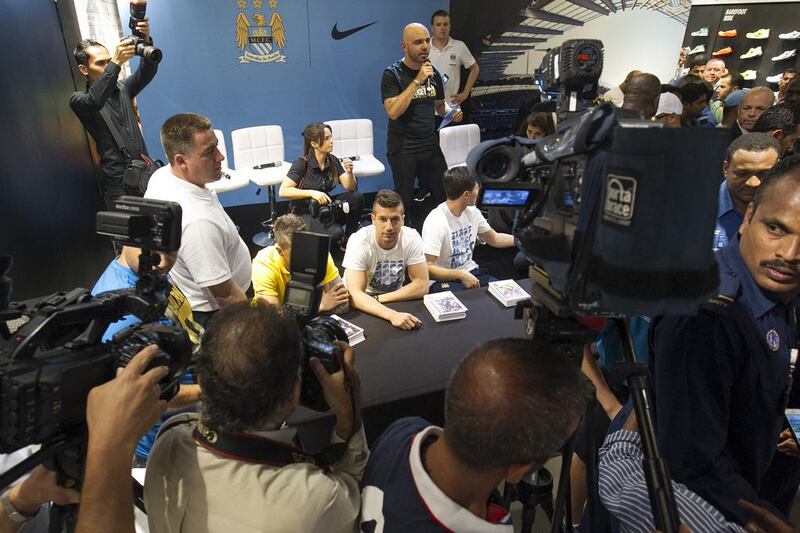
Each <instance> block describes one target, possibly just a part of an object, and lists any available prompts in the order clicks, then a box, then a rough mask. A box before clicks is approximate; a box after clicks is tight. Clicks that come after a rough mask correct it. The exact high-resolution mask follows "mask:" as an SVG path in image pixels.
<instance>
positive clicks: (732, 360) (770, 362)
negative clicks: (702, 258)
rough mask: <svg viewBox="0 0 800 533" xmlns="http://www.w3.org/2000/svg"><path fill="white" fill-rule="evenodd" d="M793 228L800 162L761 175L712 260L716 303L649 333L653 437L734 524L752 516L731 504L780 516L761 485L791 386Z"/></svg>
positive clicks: (796, 285)
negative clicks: (734, 230)
mask: <svg viewBox="0 0 800 533" xmlns="http://www.w3.org/2000/svg"><path fill="white" fill-rule="evenodd" d="M798 221H800V158H798V157H790V158H787V159H785V160H783V161H781V162H779V163H778V164H777V165H776V166H775V167H774V168H773V169H772V170H770V171H769V172H768V173H766V174H765V175H764V177H763V179H762V183H761V185H760V186H759V187H758V189H757V191H756V193H755V197H754V198H753V201H752V202H751V203H750V204H749V205H748V207H747V211H746V213H745V216H744V222H743V224H742V226H741V229H740V230H739V235H738V236H733V237H732V238H731V240H730V243H729V244H728V246H727V247H725V248H723V249H722V250H720V251H719V252H718V253H717V256H716V258H717V262H718V264H719V270H720V277H721V281H720V294H719V296H717V297H716V298H712V299H710V300H709V301H708V302H706V303H705V304H704V305H702V306H701V308H700V312H699V314H697V315H693V316H662V317H658V318H656V319H655V320H654V321H653V327H652V329H651V348H652V349H651V357H650V358H649V365H650V369H651V384H652V386H653V389H654V402H653V403H654V406H655V414H656V422H657V434H658V437H659V446H660V448H661V450H662V451H663V453H664V458H665V459H666V460H667V462H668V464H669V466H670V469H671V472H672V476H673V477H674V479H675V480H676V481H678V482H681V483H685V484H686V485H687V486H688V487H689V489H691V490H692V491H694V492H696V493H697V494H699V495H700V496H701V497H702V498H704V499H705V500H707V501H708V502H710V503H711V504H712V505H714V506H715V507H716V508H718V509H719V510H720V511H721V512H722V513H723V514H724V515H725V517H726V518H727V519H729V520H736V521H737V522H739V523H740V524H745V523H747V522H748V521H749V519H750V518H749V516H747V515H746V513H744V512H743V511H742V510H741V509H740V508H739V507H738V505H737V504H736V501H737V500H738V499H743V500H747V501H749V502H753V503H756V504H758V505H761V506H764V507H767V508H768V509H770V510H771V511H774V512H776V513H778V514H780V512H784V513H785V512H786V509H785V508H784V509H782V510H781V511H780V512H779V511H778V510H777V508H778V506H781V507H783V505H782V502H781V503H779V502H778V500H779V499H780V497H778V492H779V491H780V489H777V490H774V491H773V490H771V491H770V494H766V491H765V490H764V485H763V480H764V476H765V473H766V472H767V468H768V466H769V465H770V462H771V461H772V460H773V458H774V456H775V451H776V443H777V442H778V439H779V434H780V433H781V430H782V429H783V428H782V422H783V412H784V409H785V407H786V404H787V401H788V392H789V390H790V385H791V383H792V379H793V376H792V373H791V369H792V368H793V365H790V360H791V357H792V356H791V354H792V352H793V350H792V348H793V347H795V346H797V332H796V324H795V319H794V316H795V311H796V299H797V295H798V292H800V222H798ZM795 353H796V352H795ZM795 490H796V486H795ZM768 501H769V503H768ZM770 504H774V505H775V506H774V507H773V506H772V505H770Z"/></svg>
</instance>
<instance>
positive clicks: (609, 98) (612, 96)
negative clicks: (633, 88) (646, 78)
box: [603, 70, 642, 107]
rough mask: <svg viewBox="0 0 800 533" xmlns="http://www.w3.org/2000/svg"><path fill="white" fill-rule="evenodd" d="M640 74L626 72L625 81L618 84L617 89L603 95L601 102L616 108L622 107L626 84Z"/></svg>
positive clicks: (638, 72) (633, 71) (635, 71)
mask: <svg viewBox="0 0 800 533" xmlns="http://www.w3.org/2000/svg"><path fill="white" fill-rule="evenodd" d="M641 73H642V71H641V70H632V71H630V72H628V75H627V76H625V81H623V82H622V83H620V84H619V85H618V86H617V87H613V88H611V89H609V90H608V92H606V93H605V94H604V95H603V100H605V101H606V102H611V103H612V104H614V105H615V106H617V107H622V101H623V99H624V98H625V91H626V90H627V88H628V84H629V83H630V81H631V79H633V77H634V76H638V75H639V74H641Z"/></svg>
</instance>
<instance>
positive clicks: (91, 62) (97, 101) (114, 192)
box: [69, 17, 158, 209]
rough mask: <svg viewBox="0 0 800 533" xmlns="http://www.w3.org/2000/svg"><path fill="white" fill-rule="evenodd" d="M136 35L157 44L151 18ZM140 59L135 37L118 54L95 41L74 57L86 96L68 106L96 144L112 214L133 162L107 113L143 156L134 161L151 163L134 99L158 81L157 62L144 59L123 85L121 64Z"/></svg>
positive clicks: (73, 98) (118, 48)
mask: <svg viewBox="0 0 800 533" xmlns="http://www.w3.org/2000/svg"><path fill="white" fill-rule="evenodd" d="M135 32H136V33H137V34H138V35H140V36H141V38H142V39H144V40H145V41H146V42H149V43H151V44H152V37H150V22H149V21H148V19H147V18H146V17H145V18H144V19H143V20H142V21H140V22H137V23H136V25H135ZM135 54H136V43H135V38H133V37H126V38H124V39H122V40H121V41H120V42H119V43H118V44H117V46H116V47H115V48H114V53H113V55H111V54H109V52H108V50H107V49H106V47H105V46H103V45H102V44H100V43H98V42H97V41H92V40H85V41H81V42H79V43H78V44H77V46H75V50H74V52H73V55H74V56H75V61H76V62H77V63H78V70H79V71H80V73H81V74H82V75H84V76H86V91H84V92H75V93H73V94H72V96H71V97H70V99H69V105H70V107H71V108H72V111H73V112H74V113H75V114H76V115H77V116H78V119H80V121H81V124H83V127H84V128H85V129H86V131H87V132H88V133H89V135H91V136H92V139H94V141H95V143H96V145H97V152H98V154H99V156H100V167H101V172H102V174H103V178H102V180H101V184H100V190H101V192H102V194H103V199H104V200H105V204H106V208H108V209H111V205H112V203H113V201H114V200H115V199H117V198H118V197H119V196H122V195H123V194H124V190H123V182H122V177H123V175H124V173H125V169H126V167H127V166H128V158H127V157H126V156H125V154H124V153H123V151H122V148H120V147H119V146H118V144H117V142H116V141H115V139H114V136H113V134H112V133H111V130H110V129H109V127H108V125H107V124H106V122H105V120H104V118H103V116H102V114H104V113H107V115H106V116H107V117H109V118H110V119H111V120H112V122H113V124H114V126H115V127H116V129H117V131H118V132H119V135H120V136H121V138H122V140H123V141H124V142H125V144H126V145H127V146H129V147H132V149H134V150H135V151H136V152H138V153H130V154H129V155H130V156H131V157H132V158H135V159H144V160H147V159H146V158H147V156H148V154H147V147H146V146H145V143H144V138H143V137H142V132H141V130H140V128H139V122H138V118H137V115H136V112H135V111H134V109H133V102H132V101H131V100H132V99H133V98H135V97H136V95H138V94H139V93H140V92H141V91H142V89H144V88H145V87H146V86H147V84H148V83H150V81H151V80H152V79H153V78H154V77H155V75H156V71H157V70H158V63H157V61H154V60H153V59H152V58H151V57H150V56H149V55H145V57H142V58H141V59H140V61H139V66H138V68H137V69H136V71H135V72H134V73H133V74H132V75H131V76H129V77H128V78H126V79H125V80H123V81H122V83H119V82H118V78H119V74H120V71H121V69H122V65H123V64H125V62H126V61H128V60H129V59H130V58H132V57H133V56H134V55H135Z"/></svg>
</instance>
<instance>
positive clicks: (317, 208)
mask: <svg viewBox="0 0 800 533" xmlns="http://www.w3.org/2000/svg"><path fill="white" fill-rule="evenodd" d="M310 202H311V206H310V210H311V217H312V218H316V219H317V220H319V221H320V223H321V224H323V225H325V226H329V225H330V224H333V221H334V220H336V218H337V217H341V216H346V215H347V214H348V213H349V212H350V204H349V203H348V202H345V201H344V200H332V201H331V203H329V204H325V205H320V204H318V203H317V202H316V201H315V200H311V201H310Z"/></svg>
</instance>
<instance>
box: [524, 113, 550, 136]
mask: <svg viewBox="0 0 800 533" xmlns="http://www.w3.org/2000/svg"><path fill="white" fill-rule="evenodd" d="M555 132H556V125H555V124H554V123H553V116H552V114H551V113H543V112H533V113H531V114H530V115H528V117H527V118H526V119H525V122H523V123H522V127H521V128H520V130H519V132H518V135H519V136H521V137H527V138H528V139H541V138H543V137H547V136H548V135H552V134H553V133H555Z"/></svg>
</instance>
